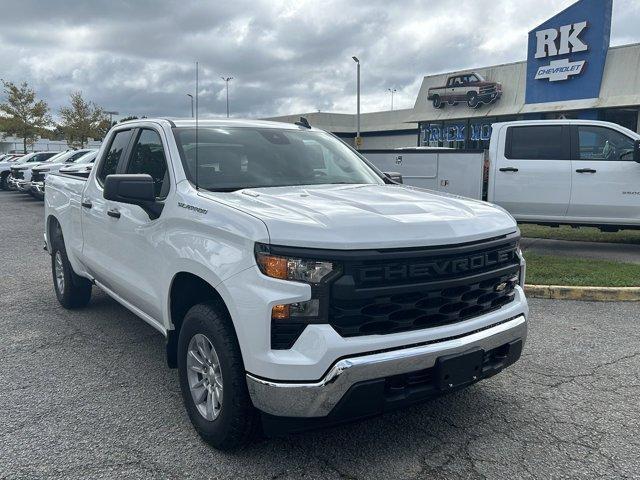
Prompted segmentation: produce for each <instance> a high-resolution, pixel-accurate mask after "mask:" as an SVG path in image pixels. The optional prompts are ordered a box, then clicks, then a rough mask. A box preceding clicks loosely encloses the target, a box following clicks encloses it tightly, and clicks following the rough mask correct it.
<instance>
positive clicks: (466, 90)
mask: <svg viewBox="0 0 640 480" xmlns="http://www.w3.org/2000/svg"><path fill="white" fill-rule="evenodd" d="M501 96H502V85H501V84H500V83H498V82H491V81H487V80H485V79H484V78H483V77H482V75H480V74H479V73H476V72H472V73H463V74H457V75H452V76H450V77H449V78H448V79H447V83H446V85H445V86H444V87H432V88H430V89H429V90H428V92H427V99H428V100H430V101H431V102H432V103H433V107H434V108H442V107H444V105H445V103H448V104H449V105H457V104H458V103H460V102H465V103H466V104H467V106H468V107H469V108H478V107H479V106H480V105H482V104H488V103H493V102H495V101H496V100H498V99H499V98H500V97H501Z"/></svg>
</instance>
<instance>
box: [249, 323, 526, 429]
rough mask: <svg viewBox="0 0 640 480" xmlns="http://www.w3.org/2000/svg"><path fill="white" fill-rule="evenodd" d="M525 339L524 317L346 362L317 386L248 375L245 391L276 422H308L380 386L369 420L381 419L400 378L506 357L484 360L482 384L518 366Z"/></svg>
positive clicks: (430, 391) (427, 388) (429, 389)
mask: <svg viewBox="0 0 640 480" xmlns="http://www.w3.org/2000/svg"><path fill="white" fill-rule="evenodd" d="M526 336H527V321H526V317H525V315H524V314H521V315H518V316H516V317H513V318H510V319H507V320H505V321H502V322H500V323H497V324H494V325H493V326H488V327H485V328H482V329H479V330H475V331H472V332H469V333H467V334H462V335H458V336H452V337H448V338H443V339H439V340H432V341H428V342H424V343H423V344H418V345H414V346H410V347H407V348H398V349H393V350H389V351H383V352H380V353H372V354H365V355H359V356H354V357H350V358H344V359H342V360H339V361H337V362H336V363H334V364H333V366H332V367H331V368H330V369H329V370H328V371H327V372H326V374H325V375H324V376H323V377H322V378H321V379H320V380H318V381H315V382H304V383H303V382H281V381H271V380H266V379H262V378H259V377H257V376H254V375H251V374H247V386H248V389H249V394H250V396H251V400H252V402H253V404H254V406H255V407H256V408H258V409H259V410H261V411H263V412H264V413H267V414H269V415H273V416H278V417H298V418H309V417H326V416H329V415H331V414H332V412H333V410H334V409H335V408H336V406H338V405H339V404H340V403H341V401H342V400H343V399H344V398H345V397H347V396H349V395H347V394H348V393H353V391H354V390H358V389H357V388H356V387H361V386H367V385H369V387H370V386H372V385H377V386H376V387H375V388H374V391H375V392H378V393H379V395H377V396H378V397H380V398H377V399H375V401H374V402H373V404H374V405H373V407H371V409H370V410H371V411H370V412H369V411H367V414H375V413H381V412H382V411H384V410H385V407H384V403H385V401H388V400H389V399H388V398H387V399H385V395H386V396H388V395H391V396H396V397H397V396H398V394H399V393H398V391H392V390H393V389H391V393H389V389H388V388H387V387H388V385H389V384H390V383H391V384H393V379H396V378H397V376H399V375H403V374H410V373H415V372H425V373H424V374H426V372H429V369H433V368H434V366H435V365H436V362H437V361H438V359H439V358H441V357H445V356H449V355H453V354H460V353H463V352H467V351H472V350H478V349H480V350H482V351H483V352H485V353H486V354H488V353H490V352H496V351H500V352H502V353H501V355H502V356H500V357H499V358H501V359H502V360H500V361H496V360H494V361H492V360H491V359H489V360H488V361H487V360H486V359H485V363H486V362H488V363H487V366H486V368H485V367H483V368H482V372H481V373H479V374H478V375H477V378H476V376H474V379H473V381H477V380H481V379H482V378H486V377H488V376H491V375H493V374H495V373H497V372H499V371H500V370H502V369H503V368H505V367H507V366H509V365H511V364H512V363H514V362H515V361H516V360H517V359H518V358H519V356H520V352H521V349H522V346H523V345H524V342H525V340H526ZM490 356H491V355H485V357H490ZM496 358H498V357H496ZM470 383H473V382H470ZM461 386H464V385H458V386H456V388H457V387H461ZM420 388H421V389H422V395H417V397H421V398H424V397H431V396H434V395H437V394H440V393H444V391H442V390H439V389H437V390H436V389H435V388H434V385H428V384H424V385H422V386H421V387H420ZM369 390H371V388H369ZM360 391H362V388H360ZM366 391H367V388H365V392H366ZM445 391H446V390H445ZM404 395H409V396H413V397H414V398H417V397H416V395H415V392H410V391H407V392H405V393H404ZM350 396H351V397H353V395H350ZM371 396H372V395H371V392H370V391H369V392H368V393H366V394H365V395H364V396H362V395H360V397H362V398H366V399H367V402H366V403H368V404H371ZM356 397H358V395H356ZM362 398H360V399H358V400H356V402H355V403H356V405H358V404H361V403H362ZM352 403H353V402H352ZM361 413H362V412H361Z"/></svg>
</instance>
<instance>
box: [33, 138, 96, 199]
mask: <svg viewBox="0 0 640 480" xmlns="http://www.w3.org/2000/svg"><path fill="white" fill-rule="evenodd" d="M95 151H96V150H92V149H83V150H67V151H66V152H64V153H63V154H62V155H56V156H55V157H52V158H50V159H49V160H48V161H47V162H45V163H43V164H40V165H38V166H35V167H33V169H32V170H31V181H30V189H31V190H30V193H31V195H32V196H33V197H34V198H37V199H39V200H42V199H44V182H45V179H46V177H47V175H49V174H50V173H55V172H57V171H59V170H60V169H61V168H62V167H64V166H69V165H73V164H74V163H75V162H76V161H77V160H79V159H80V158H82V157H84V156H85V155H86V154H88V153H91V152H95Z"/></svg>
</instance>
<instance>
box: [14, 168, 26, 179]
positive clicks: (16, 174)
mask: <svg viewBox="0 0 640 480" xmlns="http://www.w3.org/2000/svg"><path fill="white" fill-rule="evenodd" d="M11 175H13V178H15V179H16V180H23V179H24V171H23V170H11Z"/></svg>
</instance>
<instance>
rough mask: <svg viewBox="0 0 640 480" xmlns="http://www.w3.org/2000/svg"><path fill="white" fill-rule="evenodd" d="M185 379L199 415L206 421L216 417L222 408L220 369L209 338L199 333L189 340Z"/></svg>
mask: <svg viewBox="0 0 640 480" xmlns="http://www.w3.org/2000/svg"><path fill="white" fill-rule="evenodd" d="M187 380H188V382H189V390H190V391H191V398H192V399H193V403H194V404H195V406H196V408H197V409H198V412H199V413H200V415H202V416H203V417H204V418H205V419H207V420H208V421H213V420H215V419H216V418H218V415H220V411H221V410H222V392H223V380H222V369H221V367H220V360H219V359H218V354H217V353H216V349H215V348H214V347H213V344H212V343H211V340H209V339H208V338H207V337H206V336H205V335H203V334H201V333H197V334H196V335H194V336H193V337H192V338H191V341H189V347H188V348H187Z"/></svg>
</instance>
